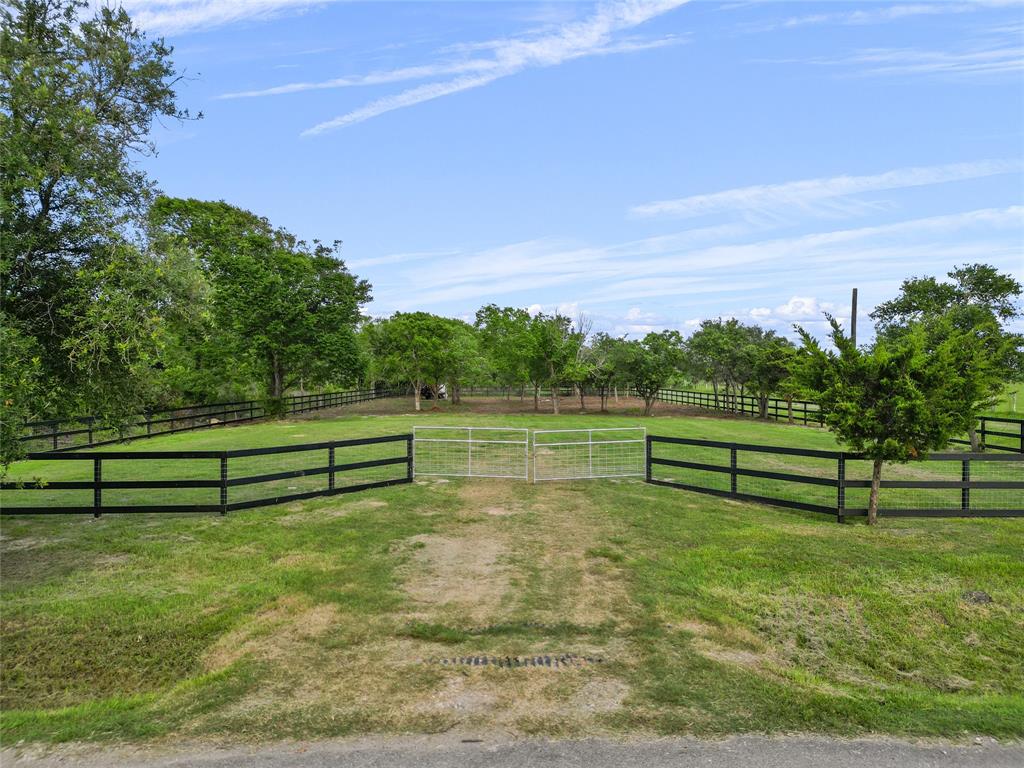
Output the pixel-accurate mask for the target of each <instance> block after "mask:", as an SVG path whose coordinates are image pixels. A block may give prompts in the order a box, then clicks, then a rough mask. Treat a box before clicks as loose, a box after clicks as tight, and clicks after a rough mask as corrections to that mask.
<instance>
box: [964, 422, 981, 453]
mask: <svg viewBox="0 0 1024 768" xmlns="http://www.w3.org/2000/svg"><path fill="white" fill-rule="evenodd" d="M967 437H968V439H969V440H970V441H971V450H972V451H974V452H975V453H977V452H978V451H980V450H981V440H979V439H978V429H977V427H971V428H970V429H968V430H967Z"/></svg>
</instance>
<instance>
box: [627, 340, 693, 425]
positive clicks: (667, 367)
mask: <svg viewBox="0 0 1024 768" xmlns="http://www.w3.org/2000/svg"><path fill="white" fill-rule="evenodd" d="M684 359H685V356H684V354H683V339H682V337H681V336H680V335H679V332H678V331H661V332H660V333H648V334H647V335H646V336H644V338H643V339H642V340H640V341H628V342H625V343H624V344H623V346H622V351H621V353H620V355H619V360H620V365H621V368H622V372H623V375H624V376H625V378H626V380H627V381H628V382H629V383H630V384H631V385H632V386H633V389H635V390H636V393H637V394H638V395H639V396H640V397H641V398H643V401H644V416H650V415H651V411H652V409H653V408H654V400H655V398H657V396H658V392H659V391H660V390H661V388H662V387H664V386H665V384H666V383H667V382H668V381H669V380H670V379H671V378H672V376H673V375H675V374H676V373H677V372H678V371H679V369H680V368H681V367H682V365H683V362H684Z"/></svg>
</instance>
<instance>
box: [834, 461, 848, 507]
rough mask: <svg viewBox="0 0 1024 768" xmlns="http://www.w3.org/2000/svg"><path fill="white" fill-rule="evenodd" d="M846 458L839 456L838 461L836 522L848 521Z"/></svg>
mask: <svg viewBox="0 0 1024 768" xmlns="http://www.w3.org/2000/svg"><path fill="white" fill-rule="evenodd" d="M845 510H846V457H845V456H843V454H839V459H838V460H837V461H836V522H838V523H842V522H844V521H845V520H846V514H845Z"/></svg>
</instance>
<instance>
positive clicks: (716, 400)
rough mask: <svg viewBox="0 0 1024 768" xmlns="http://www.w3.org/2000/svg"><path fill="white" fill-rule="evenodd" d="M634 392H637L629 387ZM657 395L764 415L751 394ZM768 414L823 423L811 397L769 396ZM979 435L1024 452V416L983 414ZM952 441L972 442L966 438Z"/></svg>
mask: <svg viewBox="0 0 1024 768" xmlns="http://www.w3.org/2000/svg"><path fill="white" fill-rule="evenodd" d="M630 394H631V395H633V396H635V392H633V391H632V390H630ZM657 399H658V400H660V401H661V402H665V403H675V404H677V405H692V406H695V407H697V408H706V409H708V410H714V411H725V412H728V413H734V414H738V415H746V416H761V399H760V398H758V397H754V396H752V395H732V394H730V395H725V394H715V393H714V392H698V391H695V390H685V389H662V390H660V391H659V392H658V395H657ZM765 406H766V409H765V416H766V417H767V418H769V419H775V420H776V421H792V422H794V423H797V424H815V425H819V426H820V425H821V423H822V419H823V415H822V412H821V409H820V407H819V405H818V404H817V403H815V402H813V401H811V400H793V401H792V402H790V401H788V400H781V399H779V398H775V397H769V398H768V399H767V401H766V403H765ZM978 438H979V440H980V442H981V445H982V446H984V447H985V448H986V449H988V450H994V451H1010V452H1013V453H1024V419H1010V418H1004V417H1001V416H982V417H980V418H979V419H978ZM950 442H953V443H956V444H958V445H970V444H971V443H970V441H969V440H967V439H957V440H952V441H950Z"/></svg>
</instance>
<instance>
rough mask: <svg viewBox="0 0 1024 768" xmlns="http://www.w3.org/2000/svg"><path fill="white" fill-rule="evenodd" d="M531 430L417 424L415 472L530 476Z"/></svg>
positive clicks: (483, 475) (523, 478)
mask: <svg viewBox="0 0 1024 768" xmlns="http://www.w3.org/2000/svg"><path fill="white" fill-rule="evenodd" d="M529 452H530V431H529V430H528V429H513V428H506V427H444V426H436V427H435V426H429V427H413V473H414V474H415V475H425V476H448V477H492V478H507V479H512V480H526V479H528V476H529V472H530V457H529Z"/></svg>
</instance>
